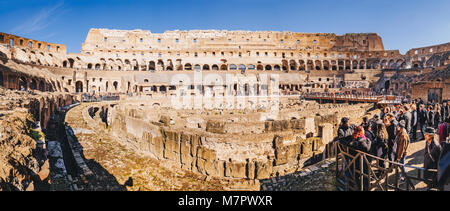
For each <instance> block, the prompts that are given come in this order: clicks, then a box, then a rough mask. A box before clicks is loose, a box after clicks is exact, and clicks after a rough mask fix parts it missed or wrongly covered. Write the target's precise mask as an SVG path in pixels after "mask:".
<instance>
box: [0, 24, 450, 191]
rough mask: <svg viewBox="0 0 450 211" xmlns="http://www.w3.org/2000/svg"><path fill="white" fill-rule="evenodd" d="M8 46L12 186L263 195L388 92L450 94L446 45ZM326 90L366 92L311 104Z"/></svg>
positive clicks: (293, 40) (22, 41)
mask: <svg viewBox="0 0 450 211" xmlns="http://www.w3.org/2000/svg"><path fill="white" fill-rule="evenodd" d="M0 43H1V44H0V60H1V62H0V86H1V87H2V88H1V92H0V97H1V98H2V101H1V105H0V124H1V125H2V127H1V128H2V131H0V132H1V133H0V143H1V146H2V149H1V150H0V153H4V154H5V156H1V158H0V162H1V163H2V165H1V166H3V167H1V168H2V169H1V171H0V181H1V185H0V187H1V189H5V190H9V189H14V190H15V189H18V190H25V189H27V190H32V189H45V188H49V187H50V188H51V189H62V190H68V189H70V190H125V189H129V190H222V189H225V190H233V189H237V190H242V189H245V190H248V189H250V190H260V189H265V188H266V185H262V183H263V181H265V180H276V178H278V177H279V176H285V175H292V174H294V173H295V172H299V171H302V169H305V167H308V166H312V165H315V164H316V163H317V162H319V163H320V162H321V161H322V160H324V159H327V157H328V156H327V153H328V150H327V147H328V146H329V143H330V142H331V141H332V140H333V138H334V137H335V135H336V133H337V131H336V130H337V127H338V123H339V120H340V119H341V118H342V117H344V116H346V117H350V118H351V120H352V121H354V122H357V121H359V120H360V118H361V117H363V116H364V115H367V114H368V113H370V112H373V111H374V110H375V109H376V105H377V103H379V102H381V101H383V100H388V99H387V98H386V96H402V97H405V98H422V99H424V100H434V101H436V102H437V101H440V102H442V101H445V100H449V99H450V90H449V84H450V80H449V74H450V66H449V64H450V43H446V44H441V45H435V46H429V47H422V48H413V49H411V50H410V51H408V52H407V53H406V54H404V55H403V54H401V53H400V52H399V51H398V50H385V49H384V45H383V42H382V39H381V37H380V36H378V35H377V34H375V33H368V34H345V35H336V34H325V33H314V34H313V33H294V32H249V31H213V30H209V31H167V32H164V33H161V34H157V33H151V32H150V31H143V30H131V31H126V30H109V29H91V30H90V31H89V33H88V35H87V38H86V41H85V42H84V43H83V44H82V50H81V53H67V52H66V47H65V45H62V44H53V43H48V42H42V41H37V40H31V39H27V38H23V37H18V36H14V35H10V34H6V33H0ZM324 93H326V96H335V95H336V94H337V93H339V94H346V95H352V94H354V95H356V94H357V93H364V94H360V95H363V97H362V98H361V99H353V98H347V99H344V100H342V99H337V98H333V99H331V100H330V98H320V99H319V98H317V99H319V100H318V101H317V102H316V101H309V100H304V99H303V98H304V97H305V96H309V97H310V98H308V97H307V99H316V98H314V97H317V96H324V95H323V94H324ZM320 94H321V95H320ZM360 95H359V96H360ZM383 97H384V98H383ZM301 98H302V99H301ZM183 99H189V100H188V101H183ZM94 101H95V102H94ZM340 102H343V103H342V104H340ZM78 103H81V104H78ZM30 114H31V115H30ZM8 127H12V128H15V129H14V130H15V131H17V132H15V133H12V132H11V130H12V129H7V128H8ZM20 128H21V129H20ZM17 134H22V135H23V136H21V137H19V136H18V135H17ZM24 137H25V138H24ZM11 140H16V141H11ZM19 140H20V141H19ZM22 140H27V142H23V141H22ZM33 140H34V141H33ZM21 141H22V142H21ZM24 143H27V144H26V145H25V146H23V145H24ZM22 149H23V150H22ZM320 165H321V164H320ZM327 166H328V164H327ZM23 169H25V170H23ZM18 175H21V176H18ZM49 181H51V182H49ZM55 181H56V182H55ZM50 183H51V184H52V185H50ZM55 184H57V185H58V186H55ZM284 185H286V184H284ZM261 187H264V188H261Z"/></svg>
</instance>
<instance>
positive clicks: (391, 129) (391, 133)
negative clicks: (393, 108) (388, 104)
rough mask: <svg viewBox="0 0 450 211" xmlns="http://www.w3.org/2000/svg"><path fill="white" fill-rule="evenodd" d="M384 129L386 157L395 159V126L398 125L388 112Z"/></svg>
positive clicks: (391, 159)
mask: <svg viewBox="0 0 450 211" xmlns="http://www.w3.org/2000/svg"><path fill="white" fill-rule="evenodd" d="M385 124H386V129H387V132H388V137H389V138H388V158H389V160H390V161H395V156H396V155H397V142H396V141H397V139H396V133H395V131H396V128H397V125H398V122H397V120H396V119H395V117H394V116H393V114H389V115H388V117H387V122H386V123H385Z"/></svg>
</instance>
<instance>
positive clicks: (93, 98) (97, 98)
mask: <svg viewBox="0 0 450 211" xmlns="http://www.w3.org/2000/svg"><path fill="white" fill-rule="evenodd" d="M81 99H82V102H102V101H118V100H120V95H118V94H108V95H87V94H83V95H82V98H81Z"/></svg>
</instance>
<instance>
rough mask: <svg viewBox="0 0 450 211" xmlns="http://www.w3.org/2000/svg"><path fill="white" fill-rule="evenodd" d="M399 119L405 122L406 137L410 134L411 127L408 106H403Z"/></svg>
mask: <svg viewBox="0 0 450 211" xmlns="http://www.w3.org/2000/svg"><path fill="white" fill-rule="evenodd" d="M401 114H402V115H401V117H400V120H404V121H405V126H406V127H405V129H406V132H407V134H408V135H410V133H411V125H412V121H411V120H412V115H411V112H409V108H408V105H404V106H403V108H402V111H401Z"/></svg>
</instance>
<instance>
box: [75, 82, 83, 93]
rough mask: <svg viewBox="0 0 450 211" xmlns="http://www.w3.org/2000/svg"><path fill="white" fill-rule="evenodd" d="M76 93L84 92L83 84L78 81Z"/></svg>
mask: <svg viewBox="0 0 450 211" xmlns="http://www.w3.org/2000/svg"><path fill="white" fill-rule="evenodd" d="M75 92H77V93H79V92H83V82H81V81H77V82H76V83H75Z"/></svg>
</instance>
